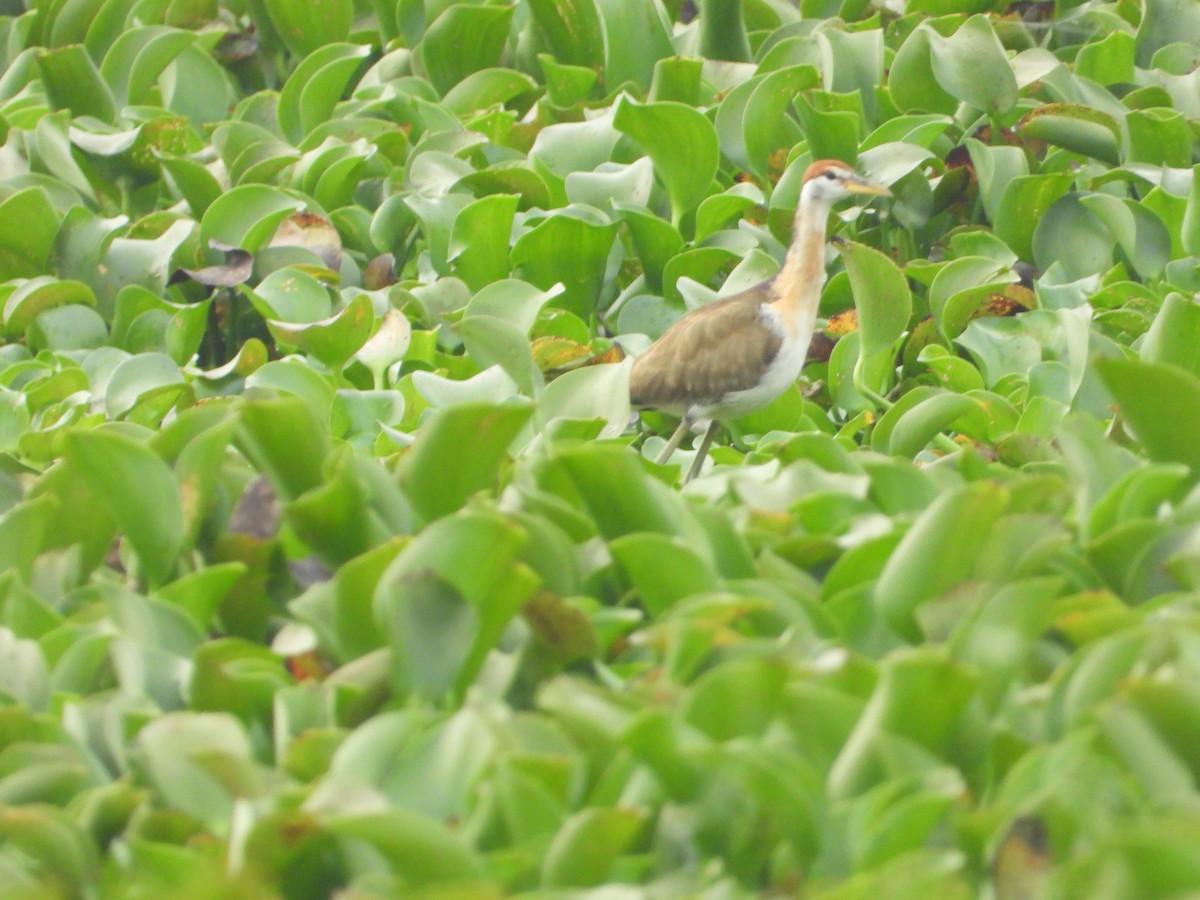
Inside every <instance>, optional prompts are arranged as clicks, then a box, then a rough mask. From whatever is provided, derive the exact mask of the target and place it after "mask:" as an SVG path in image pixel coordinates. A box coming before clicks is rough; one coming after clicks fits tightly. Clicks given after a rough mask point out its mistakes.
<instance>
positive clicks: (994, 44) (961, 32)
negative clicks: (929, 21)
mask: <svg viewBox="0 0 1200 900" xmlns="http://www.w3.org/2000/svg"><path fill="white" fill-rule="evenodd" d="M928 35H929V42H930V61H931V64H932V68H933V74H934V77H935V78H937V80H938V83H939V84H940V85H941V86H942V87H943V88H944V89H945V90H946V91H948V92H949V93H950V94H952V95H953V96H954V97H956V98H957V99H959V100H961V101H963V102H964V103H969V104H971V105H972V106H974V107H975V108H976V109H978V110H980V111H982V112H984V113H986V114H988V115H989V116H998V115H1002V114H1004V113H1006V112H1008V111H1009V110H1010V109H1012V108H1013V107H1014V106H1015V105H1016V102H1017V79H1016V77H1015V76H1014V75H1013V70H1012V66H1011V65H1009V62H1008V57H1007V56H1006V55H1005V52H1004V47H1003V45H1001V43H1000V40H999V38H997V37H996V33H995V32H994V31H993V30H992V24H991V22H990V21H989V20H988V18H987V17H986V16H982V15H976V16H972V17H971V18H969V19H967V21H966V22H964V23H963V24H962V26H961V27H960V28H959V29H958V30H957V31H956V32H954V34H952V35H951V36H950V37H942V36H941V35H940V34H938V33H937V32H936V31H933V30H932V29H930V30H929V33H928ZM936 111H937V110H930V112H936Z"/></svg>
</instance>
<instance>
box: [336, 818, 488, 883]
mask: <svg viewBox="0 0 1200 900" xmlns="http://www.w3.org/2000/svg"><path fill="white" fill-rule="evenodd" d="M321 827H322V828H323V829H325V830H326V831H328V832H329V833H330V834H333V835H336V836H338V837H339V838H342V839H345V840H352V841H356V842H359V841H361V842H362V843H364V844H367V845H369V846H370V847H371V848H372V849H373V850H374V851H375V853H376V854H378V857H379V858H380V859H382V860H383V862H384V863H385V864H386V865H387V866H389V867H390V868H391V869H392V871H393V872H394V873H395V874H396V875H397V876H398V877H399V878H401V879H403V881H402V883H403V884H407V885H411V886H413V887H415V888H417V889H421V888H423V887H426V886H428V885H438V884H443V883H445V884H453V885H455V887H454V888H450V889H451V890H458V889H462V887H461V886H462V885H463V884H469V883H470V882H471V880H472V879H480V880H482V878H483V874H484V867H483V862H482V861H481V860H480V859H479V857H478V856H477V855H476V854H475V853H473V852H472V851H471V850H470V849H469V848H468V847H467V846H466V844H465V843H464V842H463V841H462V840H461V839H460V838H459V837H458V836H457V835H456V833H455V832H453V831H451V830H450V829H449V828H447V827H446V826H445V825H443V824H442V823H441V822H438V821H437V820H435V819H433V818H431V817H429V816H425V815H421V814H420V813H416V812H412V811H411V810H405V809H397V808H392V809H388V810H386V811H383V812H370V813H360V814H357V815H353V816H336V817H331V818H328V819H326V820H325V821H324V822H323V823H322V825H321Z"/></svg>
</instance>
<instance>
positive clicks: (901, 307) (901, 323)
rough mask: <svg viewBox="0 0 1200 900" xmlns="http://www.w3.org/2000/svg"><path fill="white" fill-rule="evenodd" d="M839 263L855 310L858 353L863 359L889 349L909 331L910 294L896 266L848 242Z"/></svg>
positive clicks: (861, 246)
mask: <svg viewBox="0 0 1200 900" xmlns="http://www.w3.org/2000/svg"><path fill="white" fill-rule="evenodd" d="M842 259H844V260H845V262H846V272H847V273H848V274H849V276H850V285H851V288H852V290H853V291H854V305H855V308H856V309H857V310H858V332H859V336H860V337H859V340H860V343H859V352H860V353H861V354H862V358H863V359H866V358H867V357H870V356H874V355H875V354H876V353H879V352H881V351H883V350H888V349H890V348H891V347H892V346H893V345H894V344H895V343H896V341H897V340H898V339H899V338H900V335H902V334H903V333H904V331H905V329H907V328H908V320H909V318H910V317H911V315H912V293H911V292H910V291H909V289H908V282H907V281H906V280H905V278H904V275H903V274H902V273H901V272H900V270H899V269H898V268H897V267H896V264H895V263H894V262H892V261H891V260H890V259H888V258H887V257H886V256H884V255H883V254H882V253H880V252H879V251H878V250H873V249H872V248H870V247H868V246H866V245H865V244H859V243H855V242H854V241H849V242H847V243H846V244H845V246H844V247H843V248H842Z"/></svg>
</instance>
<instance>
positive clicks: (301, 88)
mask: <svg viewBox="0 0 1200 900" xmlns="http://www.w3.org/2000/svg"><path fill="white" fill-rule="evenodd" d="M297 8H298V9H300V8H303V7H302V6H299V5H298V6H297ZM370 52H371V48H370V47H362V46H359V45H357V44H344V43H327V44H325V45H324V46H322V47H320V48H319V49H317V50H314V51H313V52H311V53H309V54H308V55H306V56H305V57H304V59H303V60H302V61H301V62H300V64H299V65H298V66H296V68H295V69H294V70H293V71H292V74H291V75H289V76H288V80H287V81H286V82H285V83H284V85H283V89H282V90H281V91H280V92H279V106H278V116H279V128H280V130H281V131H282V132H283V134H284V136H286V137H287V138H288V140H290V141H291V142H292V143H293V144H299V143H300V142H301V140H302V139H303V138H304V136H305V135H307V134H308V133H309V132H311V131H312V130H313V129H314V128H316V127H317V126H318V125H321V124H322V123H324V122H326V121H328V119H329V117H330V116H331V115H332V114H333V108H334V106H336V105H337V102H338V101H339V100H340V99H341V98H342V93H343V92H344V91H345V90H346V86H347V85H348V84H349V83H350V79H351V78H352V77H353V76H354V74H355V72H357V71H358V70H359V68H360V66H361V65H362V61H363V59H365V58H366V57H367V56H368V55H369V54H370ZM243 249H246V250H248V249H251V248H249V247H244V248H243Z"/></svg>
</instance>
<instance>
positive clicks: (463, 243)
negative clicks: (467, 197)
mask: <svg viewBox="0 0 1200 900" xmlns="http://www.w3.org/2000/svg"><path fill="white" fill-rule="evenodd" d="M517 202H518V200H517V198H516V197H515V196H512V195H506V194H492V195H491V196H489V197H483V198H481V199H479V200H476V201H475V202H474V203H472V204H470V205H469V206H466V207H464V208H463V209H462V210H460V211H459V213H458V215H457V216H456V217H455V219H454V227H453V229H452V230H451V232H450V244H449V248H448V250H447V261H448V262H449V263H450V266H451V271H453V272H454V274H455V275H456V276H458V277H459V278H461V279H462V280H463V281H464V282H466V285H467V287H469V288H470V289H471V290H472V291H478V290H481V289H482V288H484V287H485V286H487V285H489V284H491V283H492V282H495V281H499V280H500V279H502V278H504V277H506V276H507V275H508V273H509V270H510V268H511V266H510V264H509V258H508V257H509V242H510V240H511V237H512V225H513V217H514V216H515V215H516V212H517Z"/></svg>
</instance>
